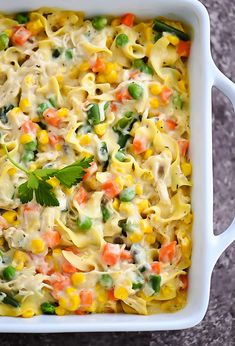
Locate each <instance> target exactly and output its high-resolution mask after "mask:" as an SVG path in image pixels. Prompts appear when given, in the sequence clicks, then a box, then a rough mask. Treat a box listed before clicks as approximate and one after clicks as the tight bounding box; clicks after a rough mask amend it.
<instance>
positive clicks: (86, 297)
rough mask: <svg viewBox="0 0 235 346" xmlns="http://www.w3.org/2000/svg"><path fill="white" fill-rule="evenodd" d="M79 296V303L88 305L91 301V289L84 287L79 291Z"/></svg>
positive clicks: (92, 297)
mask: <svg viewBox="0 0 235 346" xmlns="http://www.w3.org/2000/svg"><path fill="white" fill-rule="evenodd" d="M79 296H80V300H81V305H83V306H90V305H91V304H92V303H93V299H94V293H93V291H92V290H89V289H86V288H84V289H82V290H81V291H80V293H79Z"/></svg>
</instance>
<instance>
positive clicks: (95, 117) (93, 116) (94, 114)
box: [87, 103, 101, 125]
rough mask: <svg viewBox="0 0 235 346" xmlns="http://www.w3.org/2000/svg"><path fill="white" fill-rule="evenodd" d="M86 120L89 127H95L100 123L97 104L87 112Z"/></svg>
mask: <svg viewBox="0 0 235 346" xmlns="http://www.w3.org/2000/svg"><path fill="white" fill-rule="evenodd" d="M87 120H88V122H89V124H91V125H97V124H99V123H100V121H101V120H100V110H99V106H98V104H97V103H93V104H92V106H91V107H90V108H89V109H88V111H87Z"/></svg>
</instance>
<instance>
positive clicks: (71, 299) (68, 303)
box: [59, 287, 80, 311]
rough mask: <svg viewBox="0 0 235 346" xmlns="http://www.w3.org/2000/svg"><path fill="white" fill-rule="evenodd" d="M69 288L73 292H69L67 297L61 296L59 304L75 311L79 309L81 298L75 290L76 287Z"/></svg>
mask: <svg viewBox="0 0 235 346" xmlns="http://www.w3.org/2000/svg"><path fill="white" fill-rule="evenodd" d="M68 288H70V289H71V290H69V292H71V293H69V294H68V296H67V297H66V298H64V297H60V298H59V305H60V306H61V307H62V308H64V309H67V310H69V311H75V310H77V309H78V307H79V305H80V298H79V296H78V294H77V293H76V292H75V289H73V288H72V287H68ZM68 288H67V289H66V293H67V290H68ZM73 290H74V291H73Z"/></svg>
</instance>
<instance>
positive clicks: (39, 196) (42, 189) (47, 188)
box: [35, 180, 59, 207]
mask: <svg viewBox="0 0 235 346" xmlns="http://www.w3.org/2000/svg"><path fill="white" fill-rule="evenodd" d="M35 196H36V201H37V202H38V203H39V204H41V205H42V206H46V207H57V206H59V201H58V199H57V198H56V196H55V194H54V192H53V190H52V186H51V185H50V184H48V183H47V182H46V181H43V180H39V181H38V189H37V190H35Z"/></svg>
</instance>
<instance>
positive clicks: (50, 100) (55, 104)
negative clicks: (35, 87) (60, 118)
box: [48, 96, 57, 108]
mask: <svg viewBox="0 0 235 346" xmlns="http://www.w3.org/2000/svg"><path fill="white" fill-rule="evenodd" d="M48 101H49V102H50V104H51V105H52V107H54V108H57V102H56V98H55V96H51V97H49V99H48Z"/></svg>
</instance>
